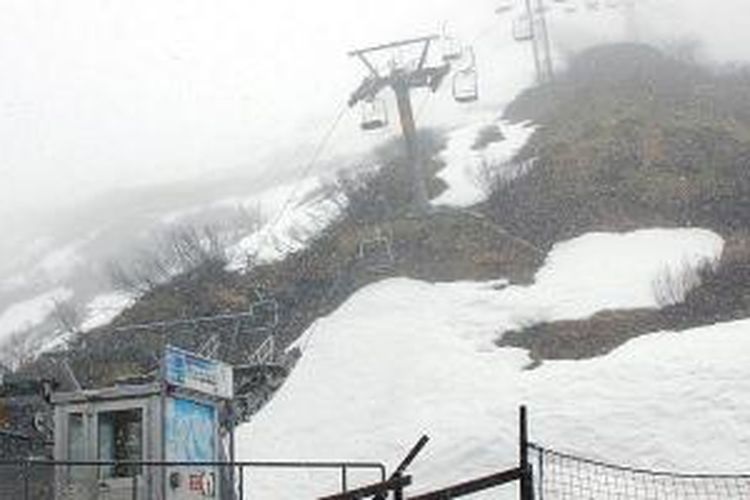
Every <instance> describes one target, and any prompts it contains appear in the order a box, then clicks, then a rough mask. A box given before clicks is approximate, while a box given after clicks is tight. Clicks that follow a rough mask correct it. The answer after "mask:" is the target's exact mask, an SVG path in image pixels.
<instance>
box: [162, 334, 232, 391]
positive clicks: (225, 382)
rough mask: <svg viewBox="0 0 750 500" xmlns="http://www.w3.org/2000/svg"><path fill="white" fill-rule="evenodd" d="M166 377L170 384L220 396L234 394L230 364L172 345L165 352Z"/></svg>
mask: <svg viewBox="0 0 750 500" xmlns="http://www.w3.org/2000/svg"><path fill="white" fill-rule="evenodd" d="M164 379H165V381H166V382H167V383H168V384H172V385H176V386H179V387H184V388H186V389H192V390H194V391H198V392H202V393H204V394H210V395H212V396H217V397H220V398H227V399H231V398H232V397H233V396H234V381H233V377H232V367H231V366H230V365H228V364H226V363H221V362H219V361H216V360H213V359H208V358H204V357H202V356H198V355H196V354H193V353H191V352H189V351H185V350H182V349H178V348H176V347H172V346H167V348H166V351H165V353H164Z"/></svg>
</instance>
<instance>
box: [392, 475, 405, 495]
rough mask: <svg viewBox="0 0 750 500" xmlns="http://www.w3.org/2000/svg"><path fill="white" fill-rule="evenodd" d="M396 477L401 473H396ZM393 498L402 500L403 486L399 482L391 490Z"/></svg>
mask: <svg viewBox="0 0 750 500" xmlns="http://www.w3.org/2000/svg"><path fill="white" fill-rule="evenodd" d="M396 477H401V473H397V474H396ZM393 500H404V486H403V485H402V484H401V483H400V482H399V484H398V485H397V486H396V488H395V489H394V490H393Z"/></svg>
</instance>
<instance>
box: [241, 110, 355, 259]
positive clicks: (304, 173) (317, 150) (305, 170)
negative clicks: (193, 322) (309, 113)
mask: <svg viewBox="0 0 750 500" xmlns="http://www.w3.org/2000/svg"><path fill="white" fill-rule="evenodd" d="M348 110H349V106H347V105H346V104H345V105H344V106H343V107H342V108H341V110H340V111H339V113H338V115H336V118H335V119H334V120H333V122H332V123H331V125H330V126H329V127H328V129H327V130H326V132H325V134H324V135H323V137H322V138H321V140H320V142H319V143H318V144H317V146H316V148H315V150H314V152H313V155H312V156H311V158H310V160H309V161H308V162H307V164H306V166H305V167H304V168H303V169H302V175H301V176H300V177H299V178H298V179H297V182H296V184H295V185H294V187H293V188H292V190H291V192H290V193H289V196H287V198H286V200H285V201H284V203H283V205H282V206H281V209H280V210H279V211H278V212H277V213H276V216H275V217H274V218H273V219H272V221H271V222H270V223H269V224H268V225H267V226H266V227H265V228H264V230H265V238H264V241H263V242H262V243H261V244H259V245H258V248H260V247H261V246H262V244H263V243H267V242H268V239H269V238H270V235H271V232H272V230H273V229H274V227H275V226H276V224H278V223H279V221H280V220H281V218H282V217H283V216H284V214H285V213H286V211H287V210H288V209H289V207H290V206H291V204H292V200H293V199H294V198H295V196H296V195H297V192H298V191H299V188H300V186H301V185H302V181H304V180H305V179H306V178H307V176H308V174H309V173H310V171H311V170H312V168H313V167H314V166H315V165H316V164H317V162H318V159H319V158H320V156H321V154H322V153H323V150H324V149H325V147H326V146H327V145H328V142H329V141H330V140H331V137H333V133H334V132H335V131H336V128H338V125H339V124H340V123H341V120H342V119H343V118H344V115H346V113H347V111H348ZM256 251H257V249H256Z"/></svg>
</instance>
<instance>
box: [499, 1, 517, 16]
mask: <svg viewBox="0 0 750 500" xmlns="http://www.w3.org/2000/svg"><path fill="white" fill-rule="evenodd" d="M510 10H513V2H511V1H510V0H503V1H502V2H500V3H499V4H498V6H497V7H496V8H495V14H504V13H505V12H508V11H510Z"/></svg>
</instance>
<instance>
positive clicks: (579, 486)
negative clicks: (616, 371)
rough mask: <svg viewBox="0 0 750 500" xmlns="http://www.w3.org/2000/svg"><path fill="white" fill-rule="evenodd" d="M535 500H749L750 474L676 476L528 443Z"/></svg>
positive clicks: (676, 474) (671, 473)
mask: <svg viewBox="0 0 750 500" xmlns="http://www.w3.org/2000/svg"><path fill="white" fill-rule="evenodd" d="M529 450H530V458H529V461H530V463H531V464H532V466H533V467H534V493H535V499H536V500H580V499H584V498H585V499H593V500H698V499H700V500H714V499H716V500H719V499H721V500H735V499H736V500H740V499H743V500H747V499H749V498H750V475H742V474H738V475H729V474H680V473H673V472H663V471H654V470H648V469H638V468H632V467H625V466H621V465H615V464H609V463H604V462H600V461H597V460H591V459H588V458H583V457H578V456H574V455H571V454H567V453H561V452H558V451H555V450H550V449H547V448H544V447H542V446H539V445H536V444H530V445H529Z"/></svg>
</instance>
